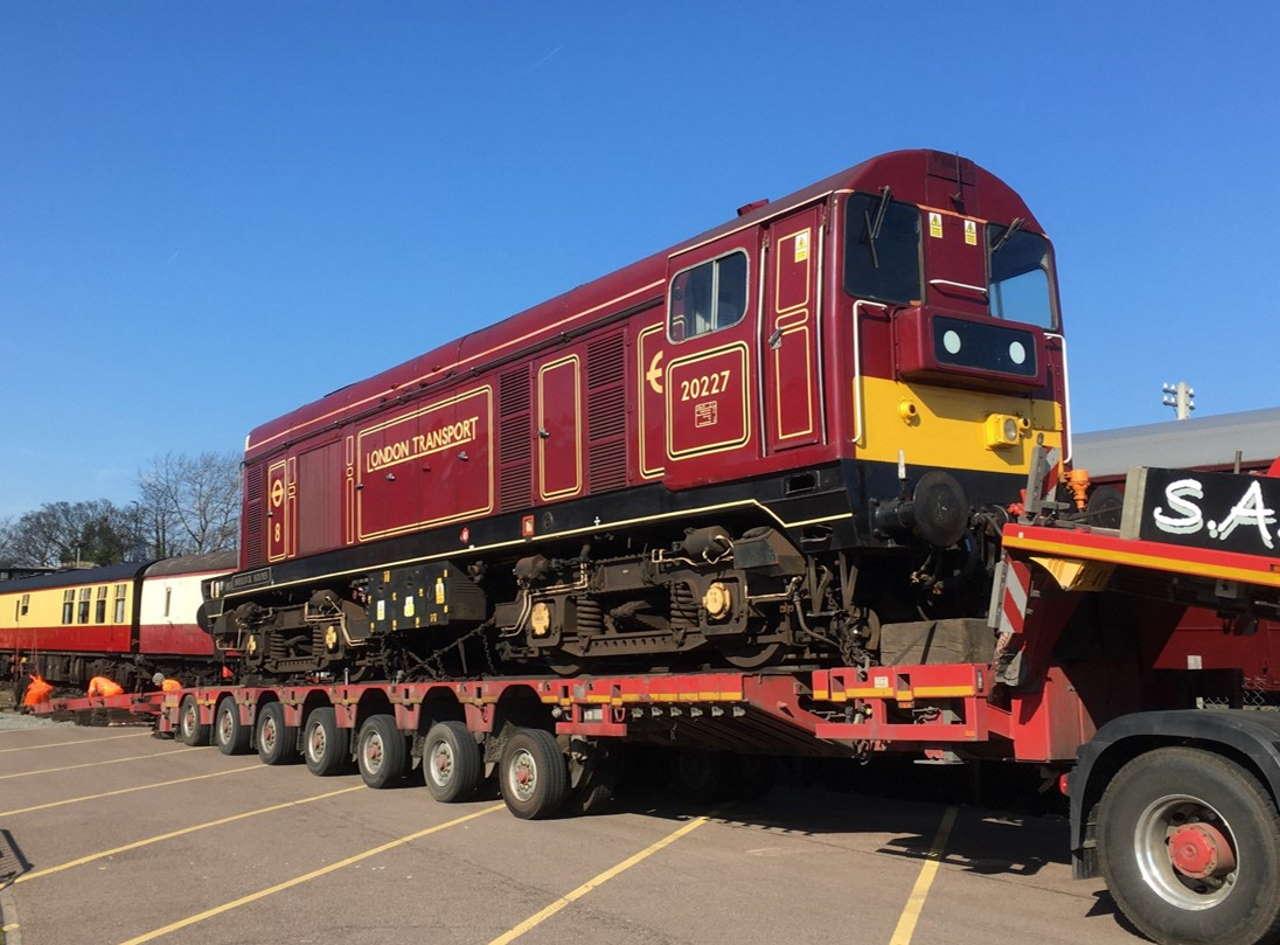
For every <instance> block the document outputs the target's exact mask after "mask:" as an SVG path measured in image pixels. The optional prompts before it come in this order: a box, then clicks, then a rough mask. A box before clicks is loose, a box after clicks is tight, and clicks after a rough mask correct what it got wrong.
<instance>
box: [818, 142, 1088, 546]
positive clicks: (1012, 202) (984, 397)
mask: <svg viewBox="0 0 1280 945" xmlns="http://www.w3.org/2000/svg"><path fill="white" fill-rule="evenodd" d="M926 167H927V173H926V187H925V189H924V193H925V194H926V196H927V197H929V198H930V199H935V198H941V199H939V203H940V204H941V203H944V202H945V207H943V206H939V207H932V206H928V205H920V204H916V203H912V202H909V201H908V200H906V199H899V198H898V197H897V196H895V190H894V186H893V185H892V184H886V185H883V186H881V187H880V188H879V189H878V190H876V191H872V192H864V191H859V190H855V191H854V192H853V193H850V194H849V195H848V196H847V197H846V198H845V200H844V208H843V209H844V229H843V235H844V247H843V258H842V260H841V273H840V275H841V284H842V288H843V290H844V293H845V296H846V297H847V298H849V299H851V300H852V305H851V310H852V316H853V331H854V344H853V350H854V362H855V363H854V371H853V374H854V379H853V384H854V392H853V409H854V416H853V431H852V439H853V441H854V450H853V452H854V457H855V467H856V469H857V474H856V476H855V481H854V482H851V483H850V488H851V492H852V491H853V490H859V491H862V492H863V494H864V495H866V496H867V500H866V501H867V503H868V508H867V515H866V520H867V522H868V525H869V527H870V528H871V529H872V532H873V537H876V538H879V539H881V540H883V541H887V542H889V543H906V544H910V543H923V544H925V545H930V546H934V547H946V546H949V545H952V544H955V543H957V542H960V541H961V540H962V538H963V536H964V534H965V532H966V531H969V530H970V529H972V528H975V527H976V528H978V529H979V530H982V528H983V527H984V524H989V523H990V522H991V521H992V520H993V519H995V520H999V519H1000V518H1001V517H1002V516H1003V514H1004V512H1003V510H1004V509H1005V508H1006V507H1007V506H1009V505H1010V504H1012V503H1013V502H1015V501H1016V500H1017V498H1018V495H1019V490H1020V489H1021V488H1022V487H1023V486H1024V485H1025V483H1026V477H1027V473H1028V469H1029V464H1030V459H1031V456H1032V447H1034V446H1036V445H1046V446H1049V447H1051V448H1061V447H1062V445H1063V442H1064V438H1065V434H1066V423H1065V405H1066V400H1065V390H1066V378H1065V347H1064V343H1063V339H1062V335H1061V334H1060V331H1059V318H1058V304H1057V285H1056V278H1055V274H1054V267H1053V252H1052V248H1051V246H1050V243H1049V241H1048V239H1047V238H1046V237H1045V236H1044V234H1043V233H1042V232H1040V230H1039V226H1038V224H1037V223H1035V221H1034V219H1033V218H1032V217H1031V216H1030V214H1029V213H1028V212H1027V211H1026V210H1025V207H1023V206H1022V205H1021V201H1020V200H1018V199H1017V198H1016V197H1014V196H1013V195H1012V192H1011V191H1008V189H1007V188H1006V187H1004V185H1003V184H1001V183H1000V182H999V181H996V180H995V179H994V178H991V177H990V176H989V175H987V174H986V172H984V171H980V170H979V169H977V168H976V167H975V166H974V165H973V164H972V163H971V162H968V161H965V160H963V159H959V158H951V157H947V156H944V155H941V154H938V153H937V152H933V153H932V154H931V155H930V157H929V158H928V159H927V164H926ZM980 177H981V178H983V179H981V180H980V179H979V178H980ZM941 184H945V185H946V186H945V187H940V186H939V185H941ZM900 190H902V191H903V192H904V193H905V192H907V191H908V188H906V187H902V188H900ZM915 192H916V193H919V192H920V191H919V188H918V187H917V188H915ZM987 207H989V208H990V209H989V210H986V208H987ZM978 210H986V212H990V213H991V215H992V217H993V219H988V218H986V217H984V216H982V215H980V214H979V213H978V212H977V211H978ZM1063 452H1065V451H1061V452H1060V453H1059V458H1060V460H1061V459H1065V458H1066V457H1064V456H1063Z"/></svg>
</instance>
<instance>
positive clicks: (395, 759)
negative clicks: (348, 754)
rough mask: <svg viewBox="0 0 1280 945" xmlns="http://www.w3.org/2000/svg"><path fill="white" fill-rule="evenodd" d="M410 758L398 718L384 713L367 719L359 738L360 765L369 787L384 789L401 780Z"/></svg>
mask: <svg viewBox="0 0 1280 945" xmlns="http://www.w3.org/2000/svg"><path fill="white" fill-rule="evenodd" d="M407 757H408V753H407V752H406V751H405V738H404V735H403V734H401V732H400V730H399V729H398V728H396V720H395V717H394V716H391V715H387V714H385V713H383V714H380V715H371V716H369V718H367V719H365V722H364V724H363V725H361V726H360V735H359V737H357V738H356V763H357V764H358V765H359V767H360V777H362V778H363V779H364V783H365V784H367V785H369V787H371V788H384V787H386V786H387V785H389V784H393V783H394V782H396V781H398V780H400V779H401V778H402V777H404V769H405V761H406V760H407Z"/></svg>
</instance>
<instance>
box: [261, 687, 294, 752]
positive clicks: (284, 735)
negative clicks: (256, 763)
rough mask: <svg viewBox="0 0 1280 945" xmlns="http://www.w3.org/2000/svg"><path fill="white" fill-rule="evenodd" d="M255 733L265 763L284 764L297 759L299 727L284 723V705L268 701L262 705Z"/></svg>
mask: <svg viewBox="0 0 1280 945" xmlns="http://www.w3.org/2000/svg"><path fill="white" fill-rule="evenodd" d="M254 734H255V736H256V737H255V738H254V741H255V742H256V743H257V745H258V757H259V758H261V759H262V763H263V764H267V765H283V764H288V763H289V762H291V761H295V760H297V757H298V748H297V743H298V742H297V739H298V729H297V728H296V727H295V726H292V725H285V724H284V706H282V705H281V704H280V703H278V702H268V703H267V704H266V705H264V706H263V707H262V710H261V711H260V712H259V713H258V727H257V731H256V732H255V733H254Z"/></svg>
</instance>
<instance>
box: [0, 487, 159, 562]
mask: <svg viewBox="0 0 1280 945" xmlns="http://www.w3.org/2000/svg"><path fill="white" fill-rule="evenodd" d="M139 538H140V536H139V534H138V530H137V528H136V524H135V522H134V520H133V516H132V515H131V513H130V511H129V509H127V508H124V507H121V506H118V505H116V504H115V503H113V502H111V501H110V500H108V499H94V500H91V501H88V502H46V503H45V504H44V505H42V506H40V507H39V508H38V509H35V510H33V511H31V512H27V513H25V514H23V515H22V516H21V517H20V518H19V519H18V520H17V521H16V522H12V523H10V524H9V525H8V527H7V528H5V529H3V533H2V534H0V546H2V547H0V554H2V555H3V556H4V557H5V558H7V559H10V560H11V562H12V563H14V564H24V565H30V566H33V567H56V566H58V565H60V564H71V563H74V562H79V561H84V562H94V563H96V564H115V563H117V562H120V561H126V560H129V559H136V558H138V557H141V556H142V555H143V554H144V553H145V549H144V548H143V547H142V543H141V541H140V540H139Z"/></svg>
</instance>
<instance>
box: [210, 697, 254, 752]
mask: <svg viewBox="0 0 1280 945" xmlns="http://www.w3.org/2000/svg"><path fill="white" fill-rule="evenodd" d="M252 734H253V732H252V731H251V730H250V729H249V726H247V725H245V724H244V723H243V722H241V721H240V707H239V706H237V705H236V700H235V699H232V698H231V697H230V696H228V697H227V698H225V699H223V700H222V701H221V702H219V703H218V711H217V712H216V713H215V714H214V716H213V742H214V744H215V745H217V746H218V751H220V752H222V753H223V754H224V755H243V754H244V753H245V752H247V751H248V750H249V737H250V736H251V735H252Z"/></svg>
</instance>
